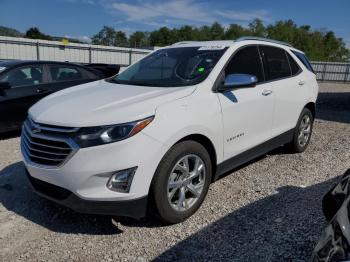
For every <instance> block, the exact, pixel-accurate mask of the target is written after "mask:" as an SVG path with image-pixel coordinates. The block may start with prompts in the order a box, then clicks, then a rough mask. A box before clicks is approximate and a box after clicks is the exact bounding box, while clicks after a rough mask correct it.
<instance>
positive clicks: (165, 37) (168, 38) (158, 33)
mask: <svg viewBox="0 0 350 262" xmlns="http://www.w3.org/2000/svg"><path fill="white" fill-rule="evenodd" d="M149 40H150V44H151V46H166V45H170V44H173V43H174V42H177V40H176V39H175V34H174V31H172V30H170V29H169V28H167V27H166V26H164V27H161V28H160V29H159V30H155V31H153V32H151V34H150V36H149Z"/></svg>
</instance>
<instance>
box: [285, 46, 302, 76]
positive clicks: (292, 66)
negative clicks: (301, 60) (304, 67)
mask: <svg viewBox="0 0 350 262" xmlns="http://www.w3.org/2000/svg"><path fill="white" fill-rule="evenodd" d="M286 54H287V56H288V61H289V65H290V69H291V70H292V76H295V75H297V74H299V72H300V71H301V68H300V67H299V66H298V64H297V62H295V60H294V59H293V57H291V55H290V54H288V53H287V52H286Z"/></svg>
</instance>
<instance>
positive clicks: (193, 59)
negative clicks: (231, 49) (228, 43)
mask: <svg viewBox="0 0 350 262" xmlns="http://www.w3.org/2000/svg"><path fill="white" fill-rule="evenodd" d="M226 49H227V47H224V46H208V47H180V48H167V49H161V50H158V51H155V52H154V53H152V54H151V55H149V56H147V57H145V58H143V59H142V60H140V61H139V62H137V63H135V64H133V65H132V66H130V67H129V68H127V69H126V70H125V71H123V72H122V73H120V74H119V75H118V76H116V77H115V78H114V79H112V81H113V82H116V83H120V84H128V85H142V86H162V87H175V86H188V85H195V84H198V83H199V82H201V81H203V80H204V79H205V78H206V77H207V76H208V75H209V73H210V72H211V70H212V69H213V68H214V66H215V65H216V63H217V62H218V61H219V59H220V58H221V56H222V55H223V53H224V52H225V51H226Z"/></svg>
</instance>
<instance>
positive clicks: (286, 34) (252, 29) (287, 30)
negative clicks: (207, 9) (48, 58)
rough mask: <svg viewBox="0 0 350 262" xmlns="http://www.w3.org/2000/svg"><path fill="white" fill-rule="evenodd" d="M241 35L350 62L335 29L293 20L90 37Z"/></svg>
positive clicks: (126, 42)
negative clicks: (270, 40)
mask: <svg viewBox="0 0 350 262" xmlns="http://www.w3.org/2000/svg"><path fill="white" fill-rule="evenodd" d="M0 35H5V36H6V35H7V36H15V37H26V38H32V39H44V40H56V41H60V40H61V39H62V37H55V36H50V35H46V34H44V33H42V32H41V31H40V30H39V29H38V28H37V27H32V28H29V29H28V30H27V31H26V32H25V33H24V34H22V33H20V32H18V31H17V30H15V29H12V28H7V27H1V26H0ZM242 36H257V37H266V38H271V39H275V40H279V41H284V42H288V43H290V44H292V45H293V46H294V47H296V48H298V49H300V50H303V51H304V52H305V53H306V54H307V56H308V57H309V58H310V59H311V60H314V61H332V62H334V61H339V62H343V61H350V50H349V49H347V48H346V45H345V42H344V40H343V39H342V38H339V37H337V36H336V35H335V33H334V32H333V31H329V30H326V29H319V30H315V29H312V28H311V27H310V26H309V25H301V26H298V25H296V24H295V23H294V21H292V20H284V21H277V22H275V23H274V24H269V25H264V24H263V23H262V21H261V20H259V19H255V20H253V21H252V22H251V23H249V25H248V26H247V27H243V26H241V25H238V24H230V25H229V26H227V27H224V26H223V25H221V24H220V23H218V22H215V23H213V24H211V25H204V26H200V27H195V26H190V25H184V26H181V27H179V28H168V27H166V26H164V27H161V28H159V29H157V30H154V31H151V32H144V31H136V32H134V33H132V34H130V35H129V36H128V35H127V34H126V33H125V32H123V31H121V30H115V29H114V28H112V27H109V26H104V27H103V28H102V29H101V30H100V31H99V32H98V33H97V34H95V35H94V36H92V38H91V40H92V44H96V45H105V46H120V47H134V48H150V47H152V46H166V45H171V44H173V43H176V42H179V41H208V40H234V39H237V38H239V37H242ZM69 41H70V42H76V43H82V42H81V41H79V40H76V39H69Z"/></svg>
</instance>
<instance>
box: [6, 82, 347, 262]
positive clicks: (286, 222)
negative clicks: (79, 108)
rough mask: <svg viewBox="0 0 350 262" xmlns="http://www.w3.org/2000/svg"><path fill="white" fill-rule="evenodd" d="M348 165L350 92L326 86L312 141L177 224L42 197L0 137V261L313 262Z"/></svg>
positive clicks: (229, 181)
mask: <svg viewBox="0 0 350 262" xmlns="http://www.w3.org/2000/svg"><path fill="white" fill-rule="evenodd" d="M348 168H350V85H341V84H340V85H336V84H322V85H321V93H320V95H319V102H318V117H317V119H316V121H315V126H314V133H313V137H312V141H311V144H310V146H309V148H308V150H307V151H306V152H304V153H303V154H297V155H291V154H283V151H282V150H275V151H274V152H271V153H270V154H269V155H267V156H265V157H262V158H260V159H258V160H256V161H253V162H252V163H250V164H249V165H246V166H244V167H242V168H240V169H239V170H236V171H235V172H234V173H233V174H232V175H228V176H225V177H224V178H222V179H220V180H219V181H217V182H215V183H214V184H212V185H211V188H210V191H209V193H208V196H207V199H206V201H205V202H204V205H203V206H202V207H201V208H200V210H199V211H198V212H197V213H196V214H195V215H194V216H193V217H191V218H190V219H188V220H187V221H185V222H184V223H182V224H178V225H173V226H162V225H160V224H159V223H157V222H156V221H150V220H148V221H147V220H146V221H135V220H131V219H111V218H110V217H101V216H88V215H81V214H78V213H75V212H73V211H70V210H69V209H66V208H64V207H60V206H59V205H56V204H54V203H51V202H49V201H47V200H45V199H42V198H40V197H38V196H36V195H35V194H33V193H32V192H31V190H30V187H29V184H28V181H27V179H26V178H25V176H24V173H23V164H22V162H21V158H20V153H19V138H18V137H15V138H3V139H2V140H0V170H1V171H0V261H20V260H24V261H62V260H79V261H103V260H104V261H119V260H122V261H129V260H130V261H147V260H151V259H156V260H168V261H170V260H193V261H204V260H229V261H282V260H283V261H305V260H309V258H310V255H311V252H312V249H313V247H314V246H315V242H316V241H317V240H318V238H319V236H320V234H321V233H322V230H323V228H324V227H325V223H326V222H325V220H324V218H323V216H322V213H321V199H322V196H323V194H324V193H326V191H327V190H328V189H329V187H330V186H331V185H332V184H333V183H335V182H336V181H338V176H340V175H341V174H342V173H343V172H344V171H345V170H346V169H348Z"/></svg>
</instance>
